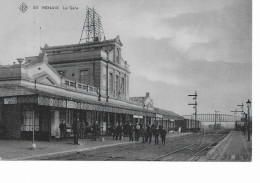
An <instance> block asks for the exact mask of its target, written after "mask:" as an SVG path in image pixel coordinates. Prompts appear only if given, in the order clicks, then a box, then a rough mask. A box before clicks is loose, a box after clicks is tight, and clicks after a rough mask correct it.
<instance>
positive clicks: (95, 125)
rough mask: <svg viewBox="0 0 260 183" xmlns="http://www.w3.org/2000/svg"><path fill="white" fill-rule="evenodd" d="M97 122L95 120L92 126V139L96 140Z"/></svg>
mask: <svg viewBox="0 0 260 183" xmlns="http://www.w3.org/2000/svg"><path fill="white" fill-rule="evenodd" d="M97 132H98V124H97V121H96V122H94V123H93V126H92V140H94V141H97Z"/></svg>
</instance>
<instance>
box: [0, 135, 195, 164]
mask: <svg viewBox="0 0 260 183" xmlns="http://www.w3.org/2000/svg"><path fill="white" fill-rule="evenodd" d="M188 134H191V133H174V134H168V135H167V138H175V137H178V136H184V135H188ZM104 139H105V140H104V141H100V140H97V141H92V140H90V139H80V145H73V138H69V139H66V140H61V139H55V140H52V141H51V142H47V141H36V142H35V143H36V149H34V150H31V149H30V147H31V145H32V142H31V141H28V140H0V158H1V160H37V159H38V158H40V157H47V156H58V155H60V154H62V155H64V154H70V153H73V152H81V151H88V150H95V149H100V148H109V147H115V146H122V145H129V144H134V143H138V142H135V141H129V138H128V137H124V138H123V139H122V141H119V140H117V141H115V140H113V139H112V137H110V136H104ZM139 142H140V141H139Z"/></svg>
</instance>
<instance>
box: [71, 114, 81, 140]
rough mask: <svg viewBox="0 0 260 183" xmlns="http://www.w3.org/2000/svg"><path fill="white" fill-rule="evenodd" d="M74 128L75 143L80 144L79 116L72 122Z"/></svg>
mask: <svg viewBox="0 0 260 183" xmlns="http://www.w3.org/2000/svg"><path fill="white" fill-rule="evenodd" d="M72 130H73V133H74V144H77V145H79V133H80V121H79V118H77V119H76V120H75V121H74V122H73V124H72Z"/></svg>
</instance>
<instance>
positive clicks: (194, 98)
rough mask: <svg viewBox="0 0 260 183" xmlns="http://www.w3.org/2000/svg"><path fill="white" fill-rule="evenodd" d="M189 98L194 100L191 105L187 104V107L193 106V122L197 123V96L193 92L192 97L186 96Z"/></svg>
mask: <svg viewBox="0 0 260 183" xmlns="http://www.w3.org/2000/svg"><path fill="white" fill-rule="evenodd" d="M188 96H189V97H193V100H194V103H193V104H188V105H193V109H194V110H195V113H194V115H195V121H197V106H198V103H197V97H198V94H197V92H196V91H195V94H194V95H188Z"/></svg>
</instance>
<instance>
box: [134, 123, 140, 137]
mask: <svg viewBox="0 0 260 183" xmlns="http://www.w3.org/2000/svg"><path fill="white" fill-rule="evenodd" d="M140 128H141V127H140V124H137V125H136V127H135V140H136V141H139V137H140Z"/></svg>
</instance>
